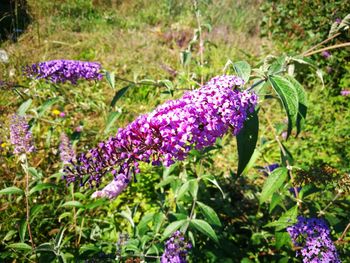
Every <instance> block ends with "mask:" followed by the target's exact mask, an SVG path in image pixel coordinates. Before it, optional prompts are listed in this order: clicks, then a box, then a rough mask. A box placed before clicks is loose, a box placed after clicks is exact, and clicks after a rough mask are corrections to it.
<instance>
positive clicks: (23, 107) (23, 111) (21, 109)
mask: <svg viewBox="0 0 350 263" xmlns="http://www.w3.org/2000/svg"><path fill="white" fill-rule="evenodd" d="M32 101H33V100H32V99H29V100H26V101H25V102H23V103H22V104H21V106H19V108H18V110H17V114H18V115H19V116H24V115H25V114H26V112H27V110H28V109H29V107H30V105H31V104H32Z"/></svg>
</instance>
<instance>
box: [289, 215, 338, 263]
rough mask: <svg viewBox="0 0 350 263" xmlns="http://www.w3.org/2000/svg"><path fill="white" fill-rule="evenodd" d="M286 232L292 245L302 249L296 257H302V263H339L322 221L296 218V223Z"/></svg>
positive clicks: (326, 228)
mask: <svg viewBox="0 0 350 263" xmlns="http://www.w3.org/2000/svg"><path fill="white" fill-rule="evenodd" d="M287 231H288V233H289V235H290V236H291V238H292V241H293V244H294V245H295V246H298V247H302V248H301V250H297V252H296V256H297V257H302V258H303V262H304V263H324V262H329V263H340V262H341V261H340V259H339V256H338V253H337V250H336V248H335V246H334V244H333V242H332V240H331V237H330V230H329V228H328V226H327V224H326V222H325V221H324V220H323V219H318V218H304V217H298V222H297V223H296V224H295V225H294V226H291V227H288V228H287Z"/></svg>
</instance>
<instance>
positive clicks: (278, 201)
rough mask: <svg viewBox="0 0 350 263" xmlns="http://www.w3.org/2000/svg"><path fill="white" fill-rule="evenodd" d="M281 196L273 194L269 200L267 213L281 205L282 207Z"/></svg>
mask: <svg viewBox="0 0 350 263" xmlns="http://www.w3.org/2000/svg"><path fill="white" fill-rule="evenodd" d="M282 201H283V196H282V195H279V194H277V193H273V195H272V198H271V203H270V208H269V213H271V212H272V211H273V209H275V207H276V206H278V205H281V206H283V202H282Z"/></svg>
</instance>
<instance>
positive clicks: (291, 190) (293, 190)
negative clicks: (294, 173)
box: [288, 186, 302, 197]
mask: <svg viewBox="0 0 350 263" xmlns="http://www.w3.org/2000/svg"><path fill="white" fill-rule="evenodd" d="M294 188H295V189H296V190H297V192H298V193H300V191H301V189H302V187H301V186H297V187H290V188H289V189H288V191H289V192H290V193H291V194H292V195H294V197H296V194H295V189H294Z"/></svg>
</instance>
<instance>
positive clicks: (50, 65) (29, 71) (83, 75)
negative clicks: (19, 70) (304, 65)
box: [24, 60, 102, 84]
mask: <svg viewBox="0 0 350 263" xmlns="http://www.w3.org/2000/svg"><path fill="white" fill-rule="evenodd" d="M24 71H25V74H26V75H27V76H28V77H32V78H36V79H46V80H49V81H51V82H53V83H65V82H67V81H69V82H71V83H72V84H76V83H77V81H78V80H79V79H86V80H101V79H102V74H101V73H100V71H101V65H100V64H99V63H96V62H87V61H77V60H50V61H45V62H40V63H38V64H33V65H31V66H27V67H26V68H25V70H24Z"/></svg>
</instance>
